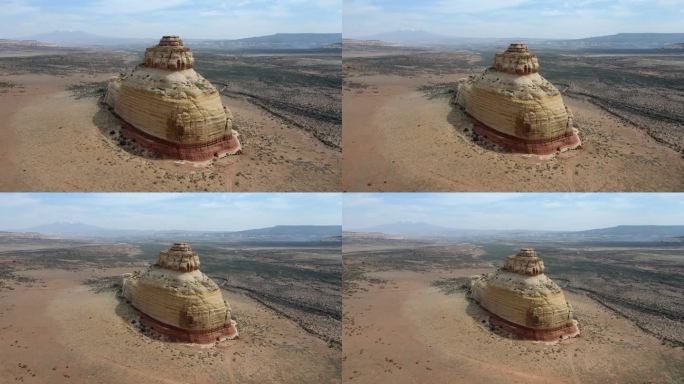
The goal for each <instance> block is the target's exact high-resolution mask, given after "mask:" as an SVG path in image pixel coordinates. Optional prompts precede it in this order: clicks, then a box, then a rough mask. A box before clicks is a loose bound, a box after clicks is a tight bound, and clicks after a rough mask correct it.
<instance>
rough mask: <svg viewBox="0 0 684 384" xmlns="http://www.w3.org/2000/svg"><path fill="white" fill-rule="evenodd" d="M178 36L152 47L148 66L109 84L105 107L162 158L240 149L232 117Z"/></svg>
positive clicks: (128, 133) (126, 132)
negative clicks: (196, 68) (195, 67)
mask: <svg viewBox="0 0 684 384" xmlns="http://www.w3.org/2000/svg"><path fill="white" fill-rule="evenodd" d="M194 63H195V60H194V58H193V56H192V52H191V51H190V49H189V48H186V47H184V46H183V42H182V41H181V39H180V38H178V37H177V36H164V37H163V38H162V39H161V41H160V42H159V45H157V46H154V47H151V48H148V49H147V50H146V52H145V61H144V64H142V65H139V66H137V67H136V68H135V69H134V70H133V71H132V72H131V73H128V74H124V75H122V76H120V77H119V78H117V79H116V80H113V81H112V82H110V84H109V86H108V88H107V93H106V95H105V99H104V101H105V103H106V104H108V105H109V106H110V107H111V109H112V111H113V112H114V113H115V114H116V115H117V116H118V117H120V118H121V120H123V133H124V135H126V136H128V137H129V138H131V139H134V140H135V141H136V142H137V143H138V144H140V145H141V146H143V147H145V148H148V149H150V150H152V151H154V152H156V153H158V154H159V155H161V156H163V157H170V158H177V159H184V160H196V161H201V160H207V159H210V158H212V157H214V156H223V155H226V154H234V153H238V152H239V151H240V150H241V146H240V142H239V140H238V138H237V133H236V132H235V131H234V130H233V129H232V127H233V119H232V115H231V113H230V111H228V110H227V109H226V108H225V107H224V106H223V104H222V103H221V97H220V94H219V92H218V91H217V90H216V88H215V87H214V86H213V85H212V84H211V83H210V82H209V81H207V80H206V79H205V78H203V77H202V76H201V75H200V74H198V73H197V72H195V70H194V69H192V67H193V65H194Z"/></svg>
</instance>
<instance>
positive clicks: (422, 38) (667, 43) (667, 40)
mask: <svg viewBox="0 0 684 384" xmlns="http://www.w3.org/2000/svg"><path fill="white" fill-rule="evenodd" d="M360 39H363V40H380V41H384V42H388V43H394V44H404V45H419V46H420V45H446V46H457V47H459V46H460V47H474V46H506V45H508V44H509V43H511V42H517V41H522V42H525V43H527V44H529V45H530V46H533V47H535V46H540V47H547V48H562V49H582V48H604V49H653V48H665V47H668V48H677V47H678V44H682V43H684V33H618V34H615V35H608V36H596V37H588V38H583V39H540V38H526V37H506V38H502V37H492V38H479V37H458V36H446V35H439V34H435V33H430V32H425V31H393V32H385V33H379V34H375V35H370V36H363V37H360Z"/></svg>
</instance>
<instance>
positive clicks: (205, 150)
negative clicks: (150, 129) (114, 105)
mask: <svg viewBox="0 0 684 384" xmlns="http://www.w3.org/2000/svg"><path fill="white" fill-rule="evenodd" d="M117 117H118V118H119V120H120V121H121V124H122V128H121V133H122V134H123V135H124V136H125V137H126V138H128V139H130V140H133V141H135V143H136V144H138V145H140V146H141V147H143V148H145V149H147V150H149V151H151V152H154V153H156V154H157V155H159V156H160V157H162V158H169V159H179V160H189V161H206V160H211V159H212V158H214V157H222V156H225V155H234V154H237V153H239V152H240V151H242V145H241V144H240V140H238V138H237V136H236V135H233V134H231V135H229V136H224V137H222V138H220V139H215V140H212V141H208V142H206V143H200V144H181V143H174V142H172V141H168V140H164V139H160V138H158V137H156V136H152V135H150V134H149V133H146V132H143V131H141V130H140V129H138V128H136V127H135V126H133V125H132V124H129V123H128V122H126V121H125V120H123V119H122V118H121V117H119V116H117Z"/></svg>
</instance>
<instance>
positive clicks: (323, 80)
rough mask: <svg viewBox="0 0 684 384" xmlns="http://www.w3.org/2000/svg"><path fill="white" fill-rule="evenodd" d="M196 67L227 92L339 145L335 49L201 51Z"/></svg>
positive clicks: (339, 98) (339, 101)
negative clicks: (238, 52)
mask: <svg viewBox="0 0 684 384" xmlns="http://www.w3.org/2000/svg"><path fill="white" fill-rule="evenodd" d="M195 58H196V60H197V64H196V66H195V69H196V70H197V71H198V72H199V73H201V74H202V75H203V76H204V77H206V78H207V79H208V80H209V81H211V82H212V83H214V85H216V86H217V88H218V89H219V91H220V92H221V93H222V94H224V95H226V96H231V97H241V98H246V99H247V100H248V101H250V102H251V103H253V104H255V105H257V106H258V107H260V108H262V109H264V110H266V111H268V112H270V113H272V114H273V115H275V116H277V117H279V118H281V119H283V120H285V121H286V122H287V123H289V124H291V125H293V126H295V127H298V128H300V129H303V130H305V131H308V132H311V133H312V134H313V135H314V136H315V137H316V138H317V139H319V140H320V141H321V142H323V143H324V144H326V145H329V146H331V147H334V148H340V145H341V144H340V143H341V125H342V96H341V87H342V73H341V70H340V63H341V54H340V53H339V52H325V53H320V54H315V53H312V52H308V53H302V54H283V55H272V54H260V55H249V54H226V53H218V52H214V51H199V52H197V53H196V54H195Z"/></svg>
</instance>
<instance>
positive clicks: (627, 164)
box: [342, 50, 684, 191]
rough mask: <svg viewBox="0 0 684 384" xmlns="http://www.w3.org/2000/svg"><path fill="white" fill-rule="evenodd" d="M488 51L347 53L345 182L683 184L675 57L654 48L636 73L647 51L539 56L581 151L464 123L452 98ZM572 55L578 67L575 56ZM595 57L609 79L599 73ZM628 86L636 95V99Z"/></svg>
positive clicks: (673, 187) (580, 186) (665, 187)
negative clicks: (490, 139)
mask: <svg viewBox="0 0 684 384" xmlns="http://www.w3.org/2000/svg"><path fill="white" fill-rule="evenodd" d="M536 53H538V54H539V52H536ZM492 55H493V52H490V53H488V54H480V53H475V52H466V51H452V52H447V51H430V50H414V51H413V52H410V51H409V52H407V51H406V50H401V51H399V52H397V53H395V54H394V55H392V54H391V52H387V50H383V51H381V52H373V51H372V50H371V51H368V50H359V51H358V52H355V51H353V50H352V51H347V50H345V57H344V59H343V72H344V86H343V102H344V110H343V126H344V136H343V147H344V154H343V169H344V174H343V181H342V186H343V189H344V190H345V191H681V190H682V189H683V188H684V157H683V155H682V147H681V143H682V141H681V140H682V136H681V132H682V126H683V124H684V122H683V121H682V117H681V116H682V115H683V114H684V111H682V107H681V105H682V104H681V100H683V98H684V96H683V95H682V89H681V81H682V80H681V78H679V77H677V75H676V74H675V73H676V72H673V68H679V71H680V72H679V73H681V70H682V69H684V59H683V58H682V56H674V57H669V56H666V57H665V58H661V57H656V58H654V59H653V60H651V61H649V63H651V66H649V67H648V68H649V72H648V73H642V72H643V71H642V69H643V68H644V67H643V65H644V61H645V60H641V59H643V58H641V57H636V58H634V59H632V60H621V61H617V60H615V57H612V56H610V55H608V56H605V57H604V56H601V57H600V60H601V61H599V62H597V60H598V59H596V58H595V57H589V58H585V59H582V56H581V55H578V57H580V59H576V60H571V59H570V58H567V57H565V56H562V55H558V54H557V55H552V56H549V57H548V58H545V57H543V56H541V55H540V65H541V69H540V73H541V74H542V76H546V74H545V68H546V70H547V71H548V73H550V74H551V75H552V76H549V80H550V81H552V82H554V83H555V85H556V86H557V87H558V88H559V89H561V91H563V93H564V95H563V98H564V101H565V103H566V105H567V106H568V107H569V108H570V109H571V111H572V112H573V114H574V120H575V123H576V125H578V127H579V132H580V137H581V139H582V142H583V145H582V148H581V149H578V150H572V151H567V152H564V153H561V154H557V155H555V156H552V157H551V158H548V157H544V158H543V157H540V156H531V155H523V154H513V153H506V152H502V151H501V150H497V149H494V148H492V147H491V146H490V145H487V144H486V143H485V142H482V141H479V142H475V141H473V138H472V137H471V134H470V133H469V132H472V123H471V121H470V120H469V118H468V117H467V116H466V115H465V114H464V113H463V112H462V111H461V110H460V109H459V108H457V107H455V106H453V104H452V103H451V98H452V96H453V94H454V92H453V91H454V89H455V88H456V85H457V82H458V81H459V80H460V79H463V78H466V77H467V76H469V75H471V74H474V73H478V72H480V71H482V70H484V68H485V65H487V64H488V63H489V62H490V61H491V56H492ZM628 58H629V57H628ZM573 59H575V57H574V56H573ZM582 60H584V61H582ZM578 62H581V63H582V64H581V65H580V64H575V63H578ZM485 63H487V64H485ZM562 63H565V64H563V65H565V66H562ZM614 63H619V64H620V66H618V65H614ZM653 63H656V64H657V65H654V64H653ZM573 65H575V67H573ZM592 66H593V67H592ZM600 66H602V67H601V68H600V69H602V70H603V72H605V73H606V74H611V73H612V74H613V76H612V77H608V75H605V76H604V73H603V72H598V69H599V67H600ZM608 66H612V67H608ZM654 68H655V69H654ZM592 70H593V72H592ZM573 71H574V72H573ZM611 71H612V72H611ZM596 76H598V77H599V78H600V79H601V81H599V80H596V79H595V77H596ZM680 77H681V76H680ZM644 79H646V80H648V81H650V82H651V83H649V82H647V81H646V80H644ZM610 81H613V83H609V82H610ZM637 94H639V95H642V96H641V97H640V98H637V97H635V96H634V95H637ZM651 104H658V105H655V106H654V105H651Z"/></svg>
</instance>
